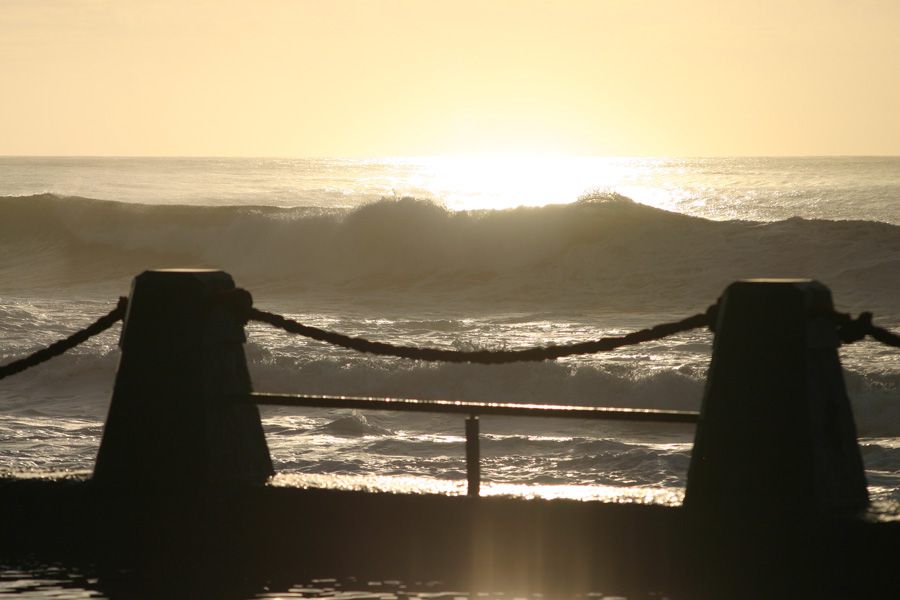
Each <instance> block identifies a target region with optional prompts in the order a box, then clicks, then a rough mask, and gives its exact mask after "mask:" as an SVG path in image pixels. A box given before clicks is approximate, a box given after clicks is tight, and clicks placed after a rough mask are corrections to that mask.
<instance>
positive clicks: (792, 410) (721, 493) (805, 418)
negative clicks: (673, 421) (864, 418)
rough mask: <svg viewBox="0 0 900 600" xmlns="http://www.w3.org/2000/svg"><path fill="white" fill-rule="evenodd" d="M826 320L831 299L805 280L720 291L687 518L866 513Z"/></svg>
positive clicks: (820, 287) (834, 341)
mask: <svg viewBox="0 0 900 600" xmlns="http://www.w3.org/2000/svg"><path fill="white" fill-rule="evenodd" d="M831 311H832V302H831V292H830V291H829V290H828V288H826V287H825V286H824V285H822V284H820V283H818V282H815V281H809V280H752V281H739V282H736V283H733V284H731V285H730V286H729V287H728V288H727V289H726V290H725V293H724V295H723V296H722V299H721V302H720V305H719V313H718V322H717V324H716V335H715V341H714V344H713V356H712V363H711V365H710V369H709V376H708V379H707V384H706V391H705V394H704V397H703V405H702V408H701V415H700V421H699V423H698V425H697V430H696V437H695V440H694V449H693V453H692V455H691V464H690V469H689V471H688V483H687V494H686V497H685V506H686V507H687V508H688V509H690V510H692V511H693V510H697V511H707V510H709V511H716V512H720V513H731V512H733V513H735V514H737V515H749V514H752V513H765V514H775V513H782V514H798V513H807V514H823V513H835V512H843V511H853V510H858V509H861V508H864V507H865V506H867V505H868V501H869V498H868V492H867V489H866V479H865V472H864V470H863V463H862V459H861V457H860V452H859V446H858V444H857V441H856V426H855V424H854V422H853V415H852V413H851V409H850V402H849V399H848V398H847V391H846V388H845V386H844V379H843V374H842V371H841V364H840V360H839V358H838V354H837V347H838V345H839V340H838V336H837V333H836V330H835V326H834V324H833V322H832V321H831V320H830V319H829V318H828V316H827V315H828V314H829V313H830V312H831Z"/></svg>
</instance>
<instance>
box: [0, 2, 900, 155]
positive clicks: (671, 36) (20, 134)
mask: <svg viewBox="0 0 900 600" xmlns="http://www.w3.org/2000/svg"><path fill="white" fill-rule="evenodd" d="M898 31H900V1H898V0H858V1H854V2H846V1H845V0H842V1H834V0H819V1H815V2H811V1H807V0H795V1H791V2H783V1H770V0H757V1H749V0H747V1H743V2H737V1H734V0H693V1H692V0H681V1H674V0H673V1H662V0H642V1H625V0H606V1H604V0H598V1H594V2H580V1H567V0H557V1H553V2H536V1H533V0H515V1H506V0H494V1H490V0H482V1H477V2H469V1H468V0H449V1H444V0H418V1H410V0H397V1H389V0H384V1H375V0H372V1H368V2H363V1H351V0H327V1H326V0H322V1H315V2H311V1H300V0H246V1H245V0H240V1H238V0H216V1H209V0H194V1H191V2H184V1H183V0H178V1H170V0H153V1H150V0H147V1H145V2H138V1H136V0H0V80H2V84H3V85H2V89H0V155H102V156H112V155H129V156H308V157H318V156H348V157H364V156H413V155H498V154H499V155H507V154H513V155H522V154H525V155H572V154H574V155H608V156H625V155H628V156H747V155H854V154H856V155H900V35H898V34H897V32H898Z"/></svg>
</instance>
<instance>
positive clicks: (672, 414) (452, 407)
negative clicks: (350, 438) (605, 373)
mask: <svg viewBox="0 0 900 600" xmlns="http://www.w3.org/2000/svg"><path fill="white" fill-rule="evenodd" d="M232 398H233V399H236V400H237V401H239V402H249V403H252V404H266V405H271V406H304V407H311V408H354V409H361V410H396V411H405V412H425V413H453V414H463V415H466V480H467V482H468V491H467V495H468V496H469V497H471V498H477V497H478V496H479V494H480V490H481V464H480V463H481V460H480V459H481V449H480V443H479V424H478V417H479V416H480V415H496V416H507V417H544V418H553V419H556V418H560V417H561V418H565V419H595V420H598V419H599V420H605V421H642V422H657V423H696V422H697V420H698V419H699V418H700V413H698V412H693V411H688V410H657V409H653V408H611V407H604V406H557V405H553V404H514V403H502V402H466V401H463V400H415V399H412V398H369V397H360V396H316V395H300V394H261V393H253V394H240V395H236V396H232Z"/></svg>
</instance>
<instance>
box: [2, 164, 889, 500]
mask: <svg viewBox="0 0 900 600" xmlns="http://www.w3.org/2000/svg"><path fill="white" fill-rule="evenodd" d="M160 267H212V268H220V269H223V270H226V271H228V272H229V273H231V274H232V275H233V276H234V278H235V280H236V282H237V284H238V285H239V286H241V287H244V288H246V289H248V290H249V291H251V292H252V293H253V295H254V299H255V305H256V306H257V307H258V308H261V309H265V310H270V311H275V312H279V313H284V314H286V315H288V316H290V317H291V318H294V319H298V320H300V321H302V322H304V323H307V324H310V325H315V326H318V327H323V328H326V329H330V330H335V331H339V332H342V333H346V334H349V335H354V336H363V337H366V338H369V339H373V340H378V341H385V342H391V343H395V344H408V345H414V346H428V347H436V348H448V349H483V348H487V349H491V348H504V349H517V348H526V347H531V346H536V345H546V344H567V343H571V342H580V341H587V340H592V339H596V338H600V337H603V336H606V335H620V334H622V333H624V332H628V331H631V330H634V329H638V328H641V327H646V326H650V325H654V324H656V323H658V322H664V321H670V320H675V319H680V318H682V317H685V316H688V315H691V314H694V313H696V312H699V311H703V310H704V309H705V308H706V307H707V306H709V305H710V304H712V303H713V302H715V300H716V298H717V297H718V296H719V294H720V293H721V292H722V290H723V289H724V288H725V286H727V285H728V283H730V282H731V281H733V280H735V279H739V278H748V277H811V278H815V279H818V280H820V281H822V282H823V283H825V284H827V285H828V286H829V287H830V288H831V289H832V292H833V295H834V300H835V304H836V307H837V308H838V309H839V310H842V311H848V312H852V313H854V314H856V313H859V312H860V311H864V310H871V311H873V312H874V313H875V321H876V323H877V324H879V325H882V326H886V327H889V328H894V329H895V330H896V329H900V296H898V291H900V277H898V267H900V158H840V157H835V158H716V159H646V158H640V159H628V158H621V159H608V158H555V157H553V158H400V159H371V160H351V159H341V160H337V159H315V160H313V159H302V160H301V159H296V160H294V159H216V158H208V159H207V158H196V159H195V158H191V159H168V158H166V159H163V158H158V159H156V158H149V159H148V158H0V363H6V362H9V361H11V360H14V359H16V358H19V357H21V356H24V355H26V354H28V353H30V352H33V351H35V350H37V349H39V348H41V347H43V346H45V345H46V344H48V343H51V342H52V341H54V340H56V339H58V338H60V337H63V336H65V335H68V334H69V333H70V332H72V331H74V330H76V329H78V328H80V327H82V326H84V325H86V324H88V323H89V322H91V321H93V320H94V319H95V318H96V317H98V316H99V315H102V314H104V313H106V312H107V311H109V310H110V309H111V308H113V306H114V305H115V302H116V299H117V297H118V296H120V295H126V294H127V293H128V289H129V283H130V280H131V278H132V277H133V276H134V275H136V274H137V273H139V272H141V271H143V270H145V269H148V268H160ZM247 333H248V342H247V345H246V352H247V357H248V361H249V366H250V372H251V376H252V379H253V383H254V387H255V389H256V390H257V391H267V392H295V393H313V394H342V395H365V396H397V397H412V398H438V399H451V400H477V401H497V402H530V403H548V404H580V405H599V406H618V407H634V408H661V409H679V410H697V409H699V405H700V400H701V396H702V393H703V386H704V381H705V376H706V371H707V368H708V365H709V359H710V352H711V341H712V336H711V334H710V333H709V332H708V331H705V330H695V331H692V332H689V333H686V334H680V335H677V336H673V337H671V338H668V339H665V340H662V341H658V342H652V343H647V344H643V345H640V346H634V347H630V348H626V349H621V350H617V351H615V352H610V353H605V354H598V355H593V356H583V357H574V358H569V359H563V360H558V361H553V362H545V363H536V364H535V363H520V364H512V365H504V366H481V365H468V364H441V363H421V362H411V361H405V360H402V359H393V358H380V357H373V356H371V355H360V354H355V353H353V352H350V351H347V350H342V349H338V348H334V347H331V346H328V345H325V344H322V343H318V342H313V341H310V340H307V339H304V338H301V337H296V336H291V335H288V334H285V333H283V332H280V331H278V330H275V329H272V328H271V327H269V326H266V325H262V324H256V323H251V324H250V325H249V326H248V328H247ZM117 335H118V326H117V327H115V328H114V329H113V330H111V331H109V332H107V333H105V334H103V335H100V336H98V337H96V338H94V339H92V340H90V341H89V342H87V343H86V344H84V345H82V346H80V347H78V348H76V349H74V350H72V351H70V352H69V353H67V354H65V355H64V356H62V357H59V358H56V359H54V360H52V361H51V362H49V363H46V364H44V365H42V366H40V367H36V368H33V369H31V370H29V371H27V372H24V373H21V374H19V375H16V376H13V377H11V378H8V379H6V380H4V381H2V382H0V471H3V472H5V473H14V474H17V475H20V476H24V475H46V474H48V473H49V474H66V473H75V474H80V473H88V472H89V471H90V470H91V468H92V465H93V460H94V457H95V455H96V452H97V448H98V445H99V439H100V436H101V433H102V427H103V420H104V418H105V415H106V411H107V408H108V403H109V398H110V394H111V390H112V382H113V377H114V374H115V370H116V364H117V360H118V356H119V353H118V349H117V341H118V338H117ZM840 353H841V359H842V361H843V364H844V368H845V379H846V384H847V388H848V392H849V395H850V397H851V401H852V405H853V410H854V414H855V418H856V423H857V427H858V429H859V434H860V443H861V448H862V453H863V459H864V462H865V465H866V469H867V476H868V481H869V486H870V492H871V494H872V496H873V497H874V498H875V499H876V500H880V501H882V502H888V503H891V504H895V503H897V502H900V390H898V383H900V351H898V350H896V349H891V348H887V347H884V346H881V345H879V344H878V343H876V342H872V341H866V342H860V343H856V344H853V345H849V346H845V347H843V348H842V349H841V351H840ZM262 414H263V420H264V426H265V429H266V434H267V439H268V443H269V446H270V449H271V451H272V456H273V459H274V461H275V467H276V469H277V471H278V472H279V476H278V478H277V479H276V483H278V484H283V485H313V486H337V487H347V488H353V489H389V490H406V491H433V492H439V493H464V489H465V483H464V482H465V460H464V428H463V422H462V420H461V419H460V418H459V417H454V416H444V415H427V416H423V415H410V414H403V413H376V412H372V413H367V412H358V411H343V410H325V409H303V410H300V409H282V408H265V407H264V408H263V409H262ZM775 417H776V415H773V418H775ZM481 431H482V477H483V480H484V483H483V488H482V493H484V494H515V495H520V496H526V497H530V496H543V497H574V498H585V499H588V498H602V499H613V500H622V501H652V502H662V503H667V504H677V503H679V502H680V501H681V499H682V497H683V492H684V485H685V477H686V473H687V466H688V463H689V460H690V451H691V443H692V440H693V428H692V427H691V426H688V425H663V424H654V425H647V424H627V423H606V422H598V421H591V422H578V421H562V420H545V419H530V418H515V419H512V418H511V419H502V418H489V417H488V418H483V420H482V425H481Z"/></svg>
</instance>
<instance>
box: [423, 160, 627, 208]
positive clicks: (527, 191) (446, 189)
mask: <svg viewBox="0 0 900 600" xmlns="http://www.w3.org/2000/svg"><path fill="white" fill-rule="evenodd" d="M408 161H409V163H408V164H409V165H410V167H412V168H415V169H416V170H417V171H418V172H419V173H418V175H417V177H416V187H418V188H419V189H421V190H424V191H426V192H427V193H428V194H430V195H431V196H433V197H434V198H436V199H439V200H441V201H442V202H443V203H444V204H445V205H446V206H447V208H449V209H451V210H483V209H493V210H496V209H505V208H513V207H516V206H544V205H547V204H567V203H570V202H574V201H575V200H577V199H578V198H579V197H580V196H582V195H584V194H586V193H590V192H592V191H596V190H613V189H619V188H620V187H621V186H622V185H624V184H626V183H627V180H628V179H629V177H631V176H633V175H634V165H633V164H632V163H633V159H615V158H597V157H571V156H538V155H532V156H514V155H506V156H446V157H432V158H411V159H408Z"/></svg>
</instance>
